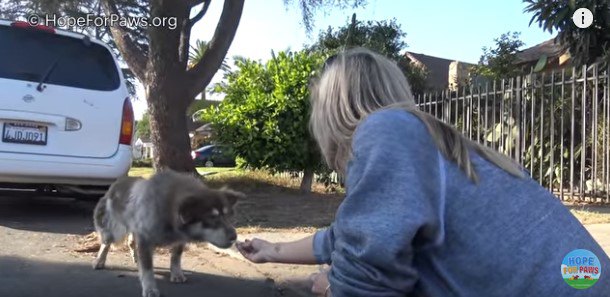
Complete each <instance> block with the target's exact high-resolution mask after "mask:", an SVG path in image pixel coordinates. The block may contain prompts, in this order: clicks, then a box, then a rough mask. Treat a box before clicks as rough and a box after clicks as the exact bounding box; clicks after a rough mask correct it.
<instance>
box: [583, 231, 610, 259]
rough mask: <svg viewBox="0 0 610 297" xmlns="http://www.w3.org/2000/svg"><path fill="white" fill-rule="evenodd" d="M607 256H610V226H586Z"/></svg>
mask: <svg viewBox="0 0 610 297" xmlns="http://www.w3.org/2000/svg"><path fill="white" fill-rule="evenodd" d="M585 228H587V230H588V231H589V233H591V235H593V237H594V238H595V240H597V242H598V243H599V245H601V247H602V248H603V249H604V251H605V252H606V254H608V255H610V224H593V225H585Z"/></svg>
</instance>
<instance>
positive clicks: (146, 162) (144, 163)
mask: <svg viewBox="0 0 610 297" xmlns="http://www.w3.org/2000/svg"><path fill="white" fill-rule="evenodd" d="M131 167H151V168H152V167H153V162H152V159H142V160H133V161H132V162H131Z"/></svg>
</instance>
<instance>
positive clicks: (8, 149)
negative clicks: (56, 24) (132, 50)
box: [0, 20, 134, 196]
mask: <svg viewBox="0 0 610 297" xmlns="http://www.w3.org/2000/svg"><path fill="white" fill-rule="evenodd" d="M0 128H1V129H2V138H1V139H0V188H2V189H13V190H14V189H22V190H27V191H31V190H38V191H44V192H48V193H75V194H85V196H90V195H94V196H95V195H99V194H101V193H103V191H104V190H106V189H107V187H108V186H109V185H110V184H111V183H112V182H113V181H115V180H116V179H117V178H118V177H120V176H123V175H125V174H127V172H128V171H129V168H130V166H131V159H132V149H131V145H132V138H133V130H134V115H133V109H132V106H131V102H130V99H129V92H128V90H127V87H126V84H125V78H124V77H123V74H122V72H121V69H120V67H119V65H118V63H117V60H116V59H115V57H114V55H113V53H112V52H111V50H110V48H109V47H108V46H107V45H105V44H104V43H103V42H100V41H97V40H93V39H90V38H89V37H87V36H85V35H81V34H77V33H73V32H69V31H64V30H58V29H54V28H52V27H47V26H30V25H29V24H27V23H25V22H11V21H3V20H0Z"/></svg>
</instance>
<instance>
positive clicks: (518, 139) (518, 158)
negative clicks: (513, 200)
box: [515, 76, 523, 166]
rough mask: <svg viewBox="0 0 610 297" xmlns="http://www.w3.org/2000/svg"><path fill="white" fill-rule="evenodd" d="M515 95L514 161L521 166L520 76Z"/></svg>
mask: <svg viewBox="0 0 610 297" xmlns="http://www.w3.org/2000/svg"><path fill="white" fill-rule="evenodd" d="M515 94H516V96H515V97H516V98H515V101H516V106H517V111H516V112H515V125H517V135H516V137H515V138H516V141H515V159H516V161H517V162H518V163H519V164H521V165H522V166H523V156H522V153H523V152H522V151H521V137H523V125H522V123H521V109H522V107H521V76H517V90H516V92H515Z"/></svg>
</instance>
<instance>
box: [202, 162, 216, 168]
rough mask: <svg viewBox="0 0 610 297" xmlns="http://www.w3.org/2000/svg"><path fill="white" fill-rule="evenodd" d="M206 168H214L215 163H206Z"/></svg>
mask: <svg viewBox="0 0 610 297" xmlns="http://www.w3.org/2000/svg"><path fill="white" fill-rule="evenodd" d="M204 166H205V167H214V162H212V161H206V162H205V164H204Z"/></svg>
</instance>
